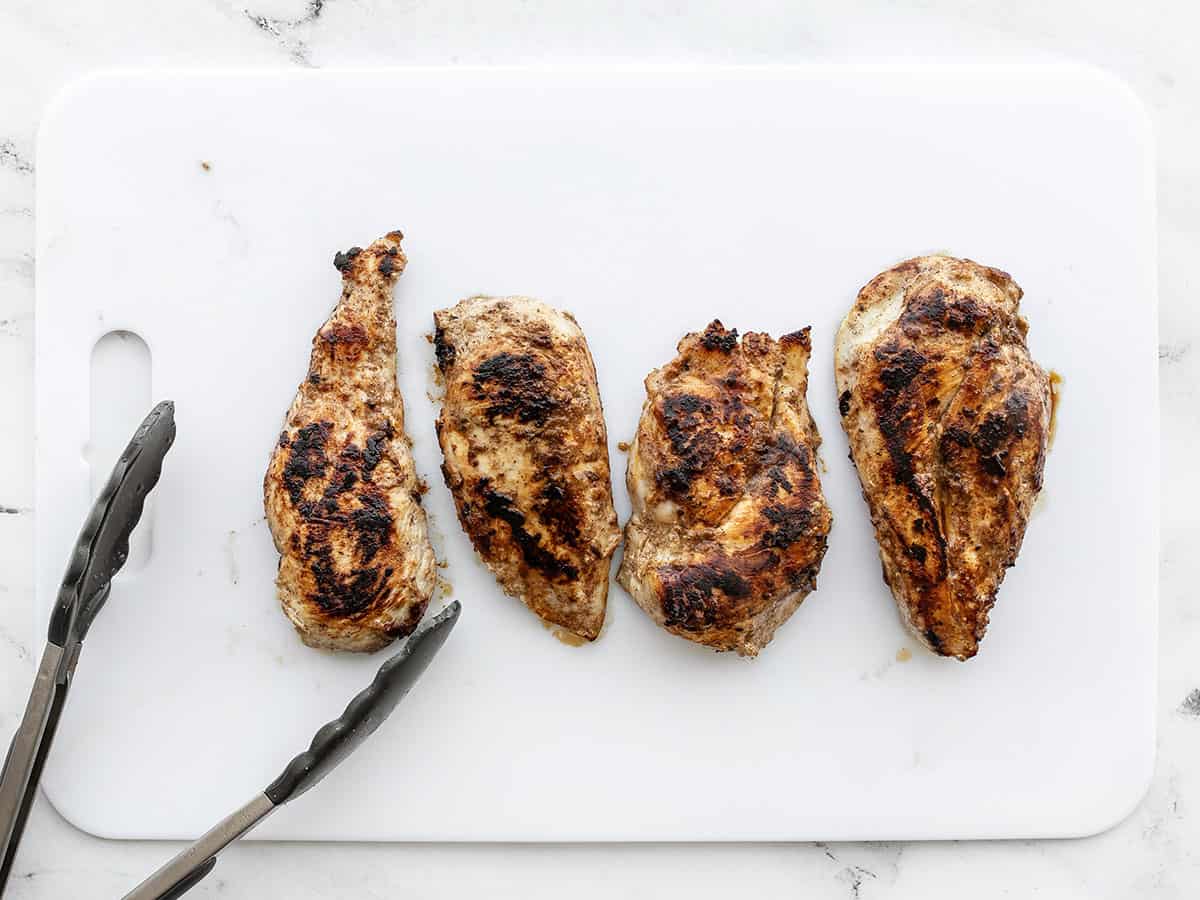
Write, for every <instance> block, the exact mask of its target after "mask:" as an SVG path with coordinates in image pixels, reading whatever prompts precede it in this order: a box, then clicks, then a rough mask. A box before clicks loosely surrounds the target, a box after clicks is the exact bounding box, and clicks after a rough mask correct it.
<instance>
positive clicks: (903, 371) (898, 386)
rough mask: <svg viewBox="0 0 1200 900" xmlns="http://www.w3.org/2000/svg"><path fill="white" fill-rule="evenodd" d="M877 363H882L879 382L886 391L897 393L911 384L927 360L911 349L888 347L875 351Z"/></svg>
mask: <svg viewBox="0 0 1200 900" xmlns="http://www.w3.org/2000/svg"><path fill="white" fill-rule="evenodd" d="M875 359H876V361H877V362H880V363H883V369H881V370H880V372H879V380H880V381H882V382H883V385H884V387H885V388H886V389H887V390H888V391H893V392H899V391H902V390H903V389H904V388H906V387H908V386H909V385H910V384H912V382H913V379H915V378H916V377H917V375H919V374H920V373H921V368H922V367H923V366H924V365H925V363H926V362H927V360H926V359H925V357H924V356H922V355H921V354H920V353H918V352H917V351H916V350H914V349H913V348H912V347H905V348H903V349H900V348H897V347H895V345H894V344H893V345H889V346H888V347H881V348H879V349H878V350H876V351H875Z"/></svg>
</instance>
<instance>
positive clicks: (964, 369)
mask: <svg viewBox="0 0 1200 900" xmlns="http://www.w3.org/2000/svg"><path fill="white" fill-rule="evenodd" d="M1020 300H1021V289H1020V288H1019V287H1017V285H1016V284H1015V283H1014V282H1013V280H1012V279H1011V278H1010V277H1009V276H1008V275H1007V274H1006V273H1004V272H1001V271H1000V270H999V269H991V268H988V267H986V266H981V265H979V264H977V263H974V262H971V261H970V260H966V259H955V258H953V257H949V256H922V257H919V258H917V259H910V260H908V261H907V262H904V263H901V264H900V265H898V266H896V267H895V268H892V269H889V270H888V271H886V272H884V273H882V274H881V275H878V276H876V277H875V278H874V279H873V280H872V281H871V282H870V283H869V284H868V285H867V286H866V287H864V288H863V289H862V290H861V291H860V292H859V294H858V299H857V300H856V301H855V303H854V306H853V307H852V308H851V310H850V313H849V314H848V315H847V316H846V319H845V321H843V322H842V326H841V329H840V330H839V331H838V336H837V350H836V376H837V389H838V394H839V397H838V405H839V408H840V411H841V414H842V425H843V427H844V428H845V430H846V436H847V437H848V439H849V442H850V452H851V458H852V459H853V460H854V464H855V466H856V467H857V469H858V475H859V479H860V481H861V482H862V489H863V496H864V497H865V498H866V501H867V504H868V506H869V507H870V510H871V520H872V522H873V523H874V525H875V536H876V538H877V540H878V542H879V555H880V557H881V559H882V561H883V577H884V580H885V581H886V582H887V584H888V586H889V587H890V588H891V591H892V594H893V596H894V597H895V599H896V604H897V606H898V607H899V610H900V617H901V619H902V620H903V621H904V624H905V625H906V626H907V627H908V629H909V630H910V631H911V632H912V633H913V635H915V636H916V638H917V639H918V640H919V641H921V642H922V643H923V644H924V645H925V646H926V647H928V648H929V649H930V650H932V651H933V652H934V653H937V654H940V655H942V656H953V657H956V658H958V659H960V660H965V659H969V658H970V657H972V656H974V655H975V653H976V652H977V651H978V649H979V642H980V640H982V639H983V635H984V631H985V630H986V629H987V624H988V613H989V611H990V610H991V608H992V604H993V603H994V602H995V600H996V591H997V590H998V588H999V587H1000V582H1001V581H1002V580H1003V578H1004V572H1005V569H1006V568H1007V567H1009V566H1012V565H1013V564H1014V563H1015V562H1016V559H1017V553H1018V552H1019V551H1020V549H1021V541H1022V539H1023V538H1024V535H1025V526H1026V524H1027V523H1028V521H1029V513H1030V511H1031V510H1032V508H1033V502H1034V500H1035V499H1036V498H1037V495H1038V492H1039V491H1040V490H1041V488H1042V469H1043V466H1044V465H1045V461H1046V440H1047V434H1048V432H1049V426H1050V380H1049V378H1047V376H1046V373H1045V372H1044V371H1043V370H1042V369H1041V368H1040V367H1039V366H1038V365H1037V364H1036V363H1035V362H1034V361H1033V360H1032V359H1031V358H1030V355H1029V350H1028V349H1027V347H1026V346H1025V332H1026V330H1027V328H1028V326H1027V324H1026V322H1025V320H1024V319H1023V318H1021V316H1020V315H1019V314H1018V312H1017V309H1018V306H1019V304H1020Z"/></svg>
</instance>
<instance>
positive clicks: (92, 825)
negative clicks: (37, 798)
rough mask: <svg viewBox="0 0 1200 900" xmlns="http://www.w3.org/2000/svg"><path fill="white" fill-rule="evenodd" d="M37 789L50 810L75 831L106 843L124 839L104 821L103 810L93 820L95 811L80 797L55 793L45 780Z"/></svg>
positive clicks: (68, 793) (122, 835) (66, 793)
mask: <svg viewBox="0 0 1200 900" xmlns="http://www.w3.org/2000/svg"><path fill="white" fill-rule="evenodd" d="M39 787H40V790H41V793H42V796H43V797H44V798H45V799H46V803H47V804H49V806H50V808H51V809H52V810H54V812H55V813H56V814H57V815H58V817H59V818H60V819H62V820H63V821H64V822H66V823H67V824H68V825H70V826H71V827H72V828H74V829H75V830H76V831H81V832H83V833H84V834H86V835H88V836H90V837H94V838H100V839H102V840H106V841H112V840H120V839H121V838H123V837H126V835H124V834H121V833H119V832H118V831H115V830H114V829H113V828H112V827H111V823H110V822H109V821H107V820H105V818H104V812H103V810H100V811H98V812H99V817H98V818H94V817H93V815H92V814H93V813H94V812H97V811H96V810H95V809H94V808H93V807H92V806H90V805H89V804H88V802H87V799H86V798H85V797H83V796H82V795H72V794H71V792H69V791H68V792H65V793H61V794H60V793H57V792H56V791H55V789H54V786H53V783H52V782H51V781H49V780H47V779H43V780H42V783H41V785H40V786H39Z"/></svg>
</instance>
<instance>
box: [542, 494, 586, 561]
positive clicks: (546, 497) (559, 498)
mask: <svg viewBox="0 0 1200 900" xmlns="http://www.w3.org/2000/svg"><path fill="white" fill-rule="evenodd" d="M535 510H536V512H537V514H538V515H539V516H540V517H541V519H542V522H543V524H544V525H545V526H546V527H547V529H548V530H549V531H550V533H551V534H552V535H553V537H554V538H555V543H561V544H566V545H567V546H570V547H580V546H582V545H583V544H584V543H585V541H584V540H583V535H582V534H581V528H582V524H583V523H582V516H581V513H580V510H579V506H578V504H577V503H576V502H575V498H574V497H573V496H572V495H571V493H570V492H569V491H568V490H566V489H565V488H564V487H563V486H562V485H561V484H559V483H558V482H557V481H554V480H551V481H548V482H546V486H545V487H543V488H542V490H541V492H540V493H539V494H538V499H537V501H536V506H535Z"/></svg>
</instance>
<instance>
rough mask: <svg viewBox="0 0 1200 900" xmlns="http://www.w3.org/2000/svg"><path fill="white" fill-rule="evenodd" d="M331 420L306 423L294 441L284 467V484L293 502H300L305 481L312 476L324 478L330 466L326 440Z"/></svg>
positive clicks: (331, 425)
mask: <svg viewBox="0 0 1200 900" xmlns="http://www.w3.org/2000/svg"><path fill="white" fill-rule="evenodd" d="M332 427H333V424H332V423H330V422H315V423H313V424H312V425H305V426H304V427H303V428H301V429H300V430H299V431H298V432H296V438H295V440H293V441H292V444H291V448H290V450H291V452H290V453H289V454H288V461H287V463H286V464H285V465H284V467H283V485H284V487H286V488H287V492H288V496H290V497H291V498H292V503H293V504H297V503H299V502H300V498H301V496H303V494H304V485H305V483H306V482H307V481H308V480H309V479H312V478H323V477H324V476H325V472H326V470H327V469H328V468H329V460H328V458H327V457H326V456H325V442H326V441H327V440H328V439H329V430H330V429H331V428H332Z"/></svg>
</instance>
